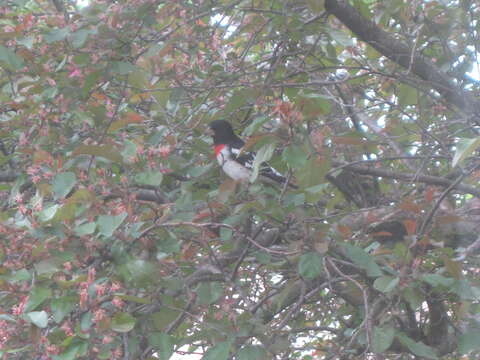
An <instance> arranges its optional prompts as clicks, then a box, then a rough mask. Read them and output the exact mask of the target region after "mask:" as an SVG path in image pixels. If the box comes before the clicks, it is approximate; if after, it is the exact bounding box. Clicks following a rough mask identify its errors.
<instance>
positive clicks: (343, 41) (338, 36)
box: [328, 29, 353, 46]
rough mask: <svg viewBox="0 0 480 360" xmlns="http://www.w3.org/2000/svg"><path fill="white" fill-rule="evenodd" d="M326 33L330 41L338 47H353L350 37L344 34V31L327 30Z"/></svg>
mask: <svg viewBox="0 0 480 360" xmlns="http://www.w3.org/2000/svg"><path fill="white" fill-rule="evenodd" d="M328 33H329V34H330V36H331V37H332V39H333V40H335V41H336V42H337V43H338V44H339V45H343V46H352V45H353V40H352V37H351V36H350V35H348V34H347V33H345V32H344V31H340V30H335V29H329V30H328Z"/></svg>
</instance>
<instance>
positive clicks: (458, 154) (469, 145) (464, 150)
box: [452, 136, 480, 167]
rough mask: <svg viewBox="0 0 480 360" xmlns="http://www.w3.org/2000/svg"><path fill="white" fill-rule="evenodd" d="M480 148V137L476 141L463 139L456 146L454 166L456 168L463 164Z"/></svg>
mask: <svg viewBox="0 0 480 360" xmlns="http://www.w3.org/2000/svg"><path fill="white" fill-rule="evenodd" d="M479 146H480V136H479V137H477V138H475V139H467V138H463V139H460V140H458V142H457V144H456V150H455V155H454V156H453V160H452V166H453V167H455V166H457V165H458V164H460V163H462V162H463V160H465V158H466V157H468V156H469V155H471V154H472V153H473V152H474V151H475V150H476V149H478V147H479Z"/></svg>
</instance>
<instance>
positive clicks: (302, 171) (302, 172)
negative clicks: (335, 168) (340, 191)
mask: <svg viewBox="0 0 480 360" xmlns="http://www.w3.org/2000/svg"><path fill="white" fill-rule="evenodd" d="M330 168H331V167H330V162H329V161H326V160H324V161H321V160H319V159H317V158H315V157H311V158H310V159H308V160H307V162H306V163H305V166H302V167H300V168H298V169H297V170H296V171H295V175H296V178H297V180H298V182H299V184H300V185H301V187H302V188H303V189H306V188H311V187H313V186H316V185H319V184H323V183H325V182H326V180H325V174H326V173H327V171H329V170H330ZM317 197H318V198H317V199H315V198H313V199H311V198H309V199H307V201H312V200H313V201H315V200H319V198H320V194H318V196H317Z"/></svg>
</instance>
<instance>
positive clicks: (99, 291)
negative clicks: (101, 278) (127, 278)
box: [95, 284, 107, 297]
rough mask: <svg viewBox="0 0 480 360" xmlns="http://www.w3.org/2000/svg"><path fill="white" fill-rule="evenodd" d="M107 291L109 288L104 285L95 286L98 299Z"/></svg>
mask: <svg viewBox="0 0 480 360" xmlns="http://www.w3.org/2000/svg"><path fill="white" fill-rule="evenodd" d="M106 290H107V286H106V285H104V284H96V285H95V292H96V293H97V296H98V297H100V296H103V295H105V292H106Z"/></svg>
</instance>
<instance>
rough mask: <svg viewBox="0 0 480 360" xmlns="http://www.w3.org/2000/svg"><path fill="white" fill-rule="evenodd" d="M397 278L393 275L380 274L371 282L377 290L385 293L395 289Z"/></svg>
mask: <svg viewBox="0 0 480 360" xmlns="http://www.w3.org/2000/svg"><path fill="white" fill-rule="evenodd" d="M398 282H399V279H398V278H397V277H394V276H381V277H379V278H377V279H375V281H374V282H373V287H374V288H375V289H377V290H378V291H381V292H383V293H387V292H390V291H392V290H393V289H395V287H396V286H397V285H398Z"/></svg>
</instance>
